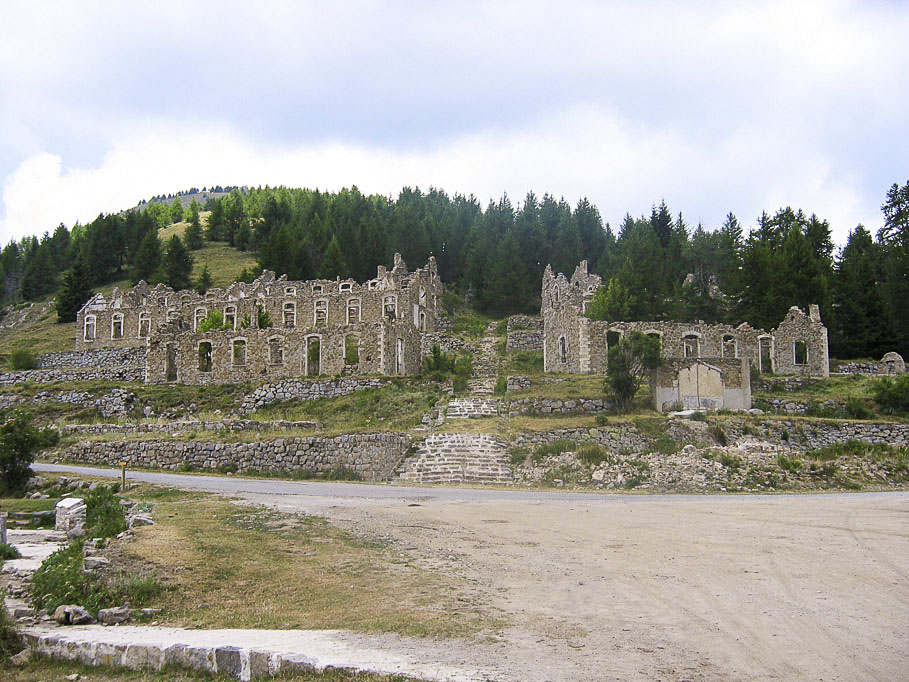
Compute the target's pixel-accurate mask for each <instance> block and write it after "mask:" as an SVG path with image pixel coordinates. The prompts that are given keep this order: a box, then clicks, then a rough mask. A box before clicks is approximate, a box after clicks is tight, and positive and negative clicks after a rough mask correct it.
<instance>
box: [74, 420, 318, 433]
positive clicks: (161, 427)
mask: <svg viewBox="0 0 909 682" xmlns="http://www.w3.org/2000/svg"><path fill="white" fill-rule="evenodd" d="M317 427H318V422H311V421H305V422H303V421H288V420H286V419H276V420H275V421H267V422H264V421H258V420H255V419H218V420H215V421H176V422H173V421H169V422H165V423H163V424H159V423H157V422H139V423H134V424H105V423H98V424H63V425H62V426H60V427H59V430H60V435H61V436H79V435H84V434H92V435H106V434H112V433H117V434H127V433H129V434H132V433H167V434H175V433H193V432H199V431H211V432H224V433H243V432H254V431H259V432H270V431H306V430H309V429H315V428H317Z"/></svg>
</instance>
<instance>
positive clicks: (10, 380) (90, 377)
mask: <svg viewBox="0 0 909 682" xmlns="http://www.w3.org/2000/svg"><path fill="white" fill-rule="evenodd" d="M144 380H145V368H144V367H96V368H93V369H90V368H82V369H29V370H26V371H24V372H2V373H0V386H13V385H15V384H24V383H26V382H32V383H35V384H52V383H55V382H58V381H65V382H71V381H116V382H141V381H144Z"/></svg>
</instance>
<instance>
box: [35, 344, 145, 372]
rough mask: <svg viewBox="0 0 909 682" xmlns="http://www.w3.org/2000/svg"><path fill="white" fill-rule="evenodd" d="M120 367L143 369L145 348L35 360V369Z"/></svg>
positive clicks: (68, 353) (54, 355) (45, 356)
mask: <svg viewBox="0 0 909 682" xmlns="http://www.w3.org/2000/svg"><path fill="white" fill-rule="evenodd" d="M121 366H122V367H142V368H144V367H145V346H144V345H143V346H142V347H139V348H99V349H97V350H83V351H65V352H62V353H44V354H42V355H39V356H38V357H37V358H36V359H35V369H74V368H89V369H96V368H102V367H121Z"/></svg>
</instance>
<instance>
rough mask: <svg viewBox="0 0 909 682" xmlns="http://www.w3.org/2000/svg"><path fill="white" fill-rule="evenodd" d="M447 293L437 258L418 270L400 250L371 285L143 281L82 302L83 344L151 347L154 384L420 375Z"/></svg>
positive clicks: (266, 279) (268, 275)
mask: <svg viewBox="0 0 909 682" xmlns="http://www.w3.org/2000/svg"><path fill="white" fill-rule="evenodd" d="M441 293H442V284H441V281H440V279H439V275H438V270H437V268H436V262H435V258H433V257H430V259H429V262H428V263H427V265H426V267H424V268H420V269H418V270H416V271H414V272H408V270H407V265H406V264H405V263H404V261H403V260H402V258H401V255H400V254H395V257H394V266H393V267H392V269H390V270H388V269H386V268H385V267H383V266H379V268H378V273H377V275H376V277H375V279H371V280H369V281H368V282H365V283H363V284H358V283H356V282H354V281H353V280H349V279H348V280H340V279H338V280H312V281H292V280H288V279H287V278H286V277H285V276H281V277H279V278H276V277H275V273H273V272H271V271H268V270H266V271H264V272H263V273H262V275H261V276H260V277H259V278H257V279H256V280H255V281H253V282H252V283H251V284H246V283H244V282H234V283H233V284H231V285H230V286H228V287H227V288H225V289H220V288H213V289H209V290H208V291H207V292H205V294H204V295H200V294H198V293H196V292H195V291H190V290H184V291H174V290H173V289H171V288H170V287H167V286H164V285H163V284H158V285H157V286H155V287H149V286H148V285H147V284H146V283H145V282H139V284H137V285H136V286H135V287H133V288H132V289H131V290H129V291H119V290H118V289H114V290H113V292H112V293H111V295H110V296H109V297H105V296H103V295H101V294H97V295H95V296H94V297H92V298H91V299H90V300H89V301H88V302H87V303H86V304H85V305H84V306H83V307H82V309H81V310H80V311H79V313H78V316H77V337H76V350H90V349H99V348H112V347H114V348H128V347H137V348H140V347H141V348H145V349H146V375H145V379H146V381H147V382H150V383H161V382H179V383H185V384H207V383H227V382H230V383H236V382H241V381H247V380H252V379H260V378H284V377H294V376H315V375H319V374H330V375H335V374H345V373H347V374H384V375H395V374H415V373H417V372H419V371H420V365H421V352H420V340H421V336H422V335H423V334H424V333H428V332H432V331H434V330H435V326H436V311H437V304H438V298H439V296H441ZM212 311H218V312H220V313H221V316H222V319H223V323H224V324H223V327H222V328H221V329H218V330H210V331H202V330H201V327H202V324H203V322H204V321H205V320H206V318H207V317H208V316H209V313H210V312H212ZM260 322H261V324H260Z"/></svg>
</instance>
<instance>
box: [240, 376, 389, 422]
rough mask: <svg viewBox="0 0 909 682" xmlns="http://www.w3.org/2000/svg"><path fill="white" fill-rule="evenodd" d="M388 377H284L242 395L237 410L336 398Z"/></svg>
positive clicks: (375, 385) (374, 385) (381, 383)
mask: <svg viewBox="0 0 909 682" xmlns="http://www.w3.org/2000/svg"><path fill="white" fill-rule="evenodd" d="M389 381H391V380H390V379H384V378H373V379H364V378H356V377H342V378H340V379H329V380H327V381H307V380H305V379H285V380H283V381H275V382H272V383H268V384H263V385H261V386H259V387H258V388H257V389H256V390H254V391H253V392H252V393H249V394H247V395H245V396H243V402H242V403H241V405H240V412H241V413H243V414H249V413H250V412H252V411H253V410H255V409H256V408H258V407H263V406H265V405H271V404H272V403H280V402H284V401H285V400H318V399H319V398H336V397H338V396H342V395H347V394H349V393H353V392H354V391H362V390H364V389H367V388H381V387H382V386H385V385H386V384H388V382H389Z"/></svg>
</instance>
